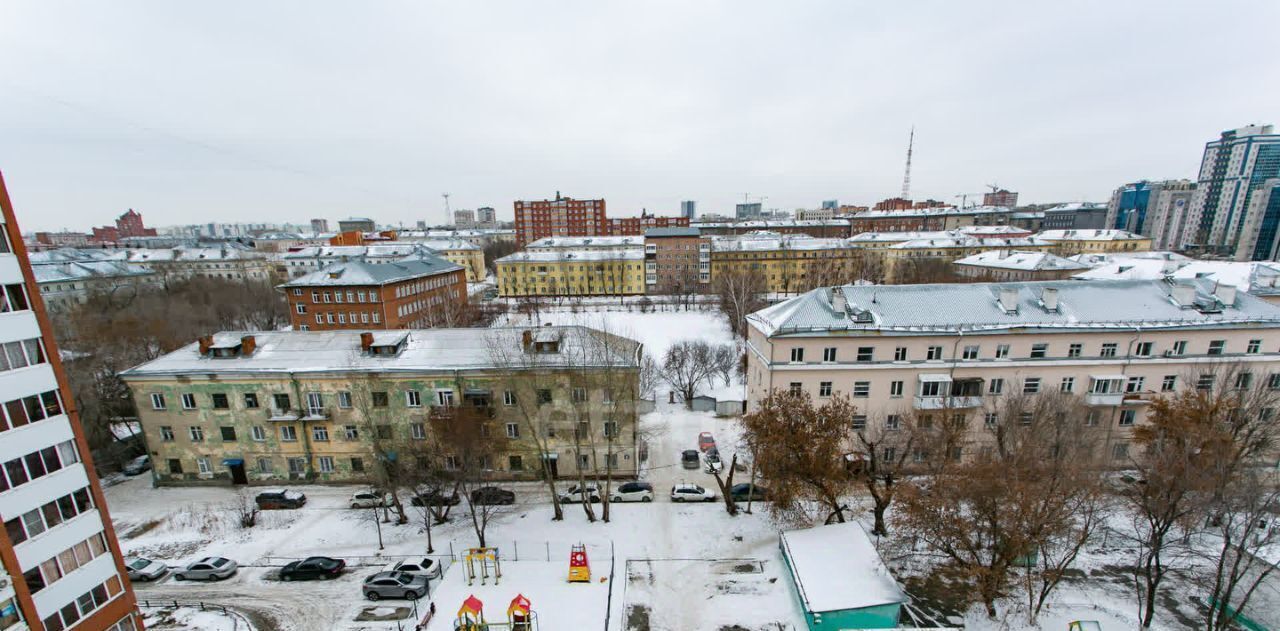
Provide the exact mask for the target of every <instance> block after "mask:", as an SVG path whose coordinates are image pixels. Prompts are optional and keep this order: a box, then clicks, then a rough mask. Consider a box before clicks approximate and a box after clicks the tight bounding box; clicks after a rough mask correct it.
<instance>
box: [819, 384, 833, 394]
mask: <svg viewBox="0 0 1280 631" xmlns="http://www.w3.org/2000/svg"><path fill="white" fill-rule="evenodd" d="M818 396H820V397H829V396H831V382H830V381H823V382H820V383H819V384H818Z"/></svg>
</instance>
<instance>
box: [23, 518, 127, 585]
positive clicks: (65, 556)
mask: <svg viewBox="0 0 1280 631" xmlns="http://www.w3.org/2000/svg"><path fill="white" fill-rule="evenodd" d="M106 553H107V542H106V541H105V540H104V539H103V538H102V533H97V534H95V535H93V536H92V537H89V538H88V539H85V540H84V541H81V542H80V543H77V544H76V545H74V546H71V547H70V548H67V549H66V550H63V551H62V552H59V553H58V554H57V555H56V556H54V557H53V558H51V559H48V560H46V561H45V562H43V563H41V564H40V565H37V566H36V567H33V568H31V569H29V570H27V571H26V572H23V573H22V577H23V578H24V579H26V581H27V588H28V589H30V590H31V593H32V594H35V593H37V592H39V591H40V590H42V589H44V588H46V587H48V586H50V585H52V584H54V583H56V582H57V581H58V579H60V578H62V577H64V576H66V575H68V574H70V573H72V572H74V571H76V570H77V569H79V568H80V566H82V565H84V564H86V563H88V562H90V561H92V560H94V559H96V558H98V557H100V556H102V555H104V554H106Z"/></svg>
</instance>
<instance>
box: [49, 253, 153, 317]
mask: <svg viewBox="0 0 1280 631" xmlns="http://www.w3.org/2000/svg"><path fill="white" fill-rule="evenodd" d="M126 256H127V252H126V251H125V250H102V249H84V250H81V249H77V248H59V249H57V250H44V251H42V252H32V253H31V256H30V263H31V271H32V273H33V275H34V276H35V279H36V283H37V284H38V285H39V286H40V294H41V295H42V296H44V304H45V307H46V308H47V309H48V310H49V311H50V312H51V313H56V312H59V311H65V310H68V309H72V308H74V307H75V306H76V305H79V304H83V303H84V302H85V301H87V300H88V299H89V296H91V295H93V294H95V293H108V292H119V291H131V290H136V289H142V288H155V287H159V286H160V279H159V278H158V277H157V274H156V273H155V272H153V271H151V270H149V269H147V268H146V267H143V266H141V265H130V264H129V263H128V262H126V261H125V258H126Z"/></svg>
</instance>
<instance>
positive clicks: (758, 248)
mask: <svg viewBox="0 0 1280 631" xmlns="http://www.w3.org/2000/svg"><path fill="white" fill-rule="evenodd" d="M868 255H869V253H868V252H867V251H865V250H863V249H860V248H857V247H854V246H853V245H851V244H850V243H849V241H848V240H847V239H823V238H816V237H810V236H808V235H784V234H778V233H776V232H767V231H757V232H753V233H750V234H745V235H739V236H732V237H711V278H710V280H711V282H714V281H715V279H716V278H719V277H720V276H721V275H723V274H731V273H735V272H745V271H752V272H755V273H758V274H760V276H761V277H762V279H763V280H764V283H765V287H766V291H769V292H782V293H789V292H796V291H805V290H807V289H810V288H812V287H816V286H820V285H824V284H829V282H828V281H830V282H848V281H852V280H857V279H859V278H862V272H863V270H864V269H865V267H864V266H865V263H866V257H867V256H868Z"/></svg>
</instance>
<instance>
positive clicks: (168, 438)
mask: <svg viewBox="0 0 1280 631" xmlns="http://www.w3.org/2000/svg"><path fill="white" fill-rule="evenodd" d="M160 440H162V441H164V442H166V443H171V442H173V428H172V427H170V426H168V425H161V426H160Z"/></svg>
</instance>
